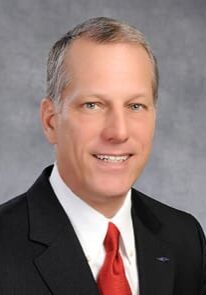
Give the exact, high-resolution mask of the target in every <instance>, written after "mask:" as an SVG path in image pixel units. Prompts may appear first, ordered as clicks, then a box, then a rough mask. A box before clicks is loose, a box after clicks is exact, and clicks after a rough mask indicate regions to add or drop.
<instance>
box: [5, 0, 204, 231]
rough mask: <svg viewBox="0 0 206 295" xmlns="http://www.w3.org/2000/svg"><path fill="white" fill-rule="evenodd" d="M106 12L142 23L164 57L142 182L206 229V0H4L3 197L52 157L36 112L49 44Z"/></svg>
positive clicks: (145, 189) (20, 186) (17, 189)
mask: <svg viewBox="0 0 206 295" xmlns="http://www.w3.org/2000/svg"><path fill="white" fill-rule="evenodd" d="M100 15H103V16H110V17H114V18H118V19H123V20H125V21H128V22H130V23H131V24H133V25H135V26H137V27H138V28H139V29H140V30H142V31H143V33H144V34H145V35H146V36H147V38H148V40H149V41H150V43H151V46H152V48H153V49H154V51H155V53H156V56H157V58H158V61H159V67H160V77H161V82H160V92H159V103H158V124H157V132H156V137H155V142H154V149H153V153H152V156H151V158H150V162H149V164H148V166H147V168H146V169H145V171H144V173H143V175H142V176H141V178H140V179H139V181H138V182H137V183H136V187H137V188H138V189H140V190H142V191H143V192H145V193H147V194H149V195H151V196H153V197H155V198H156V199H158V200H160V201H163V202H165V203H167V204H169V205H171V206H174V207H176V208H179V209H181V210H185V211H188V212H190V213H192V214H193V215H195V216H196V217H197V218H198V219H199V221H200V222H201V224H202V226H203V228H204V230H205V231H206V173H205V170H206V155H205V152H206V97H205V96H206V57H205V56H206V28H205V26H206V1H205V0H202V1H201V0H187V1H185V0H182V1H180V0H179V1H176V0H156V1H155V0H154V1H152V0H151V1H149V0H142V1H141V0H103V1H95V0H87V1H85V0H77V1H75V0H73V1H69V0H35V1H31V0H0V102H1V103H0V136H1V137H0V139H1V140H0V157H1V158H0V201H1V202H4V201H6V200H8V199H10V198H12V197H13V196H15V195H17V194H19V193H21V192H23V191H25V190H26V189H27V188H28V187H29V186H30V185H31V183H32V182H33V181H34V180H35V178H36V177H37V176H38V175H39V173H40V172H41V170H42V169H43V168H44V167H45V166H46V165H48V164H50V163H52V162H53V159H54V155H53V149H52V147H50V146H49V145H48V144H47V142H46V140H45V138H44V136H43V134H42V130H41V126H40V123H39V110H38V109H39V102H40V100H41V98H42V97H43V96H44V90H45V76H46V75H45V71H46V59H47V53H48V50H49V48H50V46H51V45H52V44H53V42H54V41H55V40H56V39H57V38H59V37H60V36H61V35H62V34H63V33H65V32H67V31H68V30H69V29H70V28H71V27H72V26H73V25H75V24H77V23H79V22H81V21H83V20H85V19H86V18H89V17H94V16H100Z"/></svg>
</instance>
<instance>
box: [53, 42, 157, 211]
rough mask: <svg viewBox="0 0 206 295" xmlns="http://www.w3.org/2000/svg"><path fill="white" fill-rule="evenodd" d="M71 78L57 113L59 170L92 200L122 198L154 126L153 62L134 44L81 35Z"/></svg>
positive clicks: (70, 63) (69, 62) (70, 62)
mask: <svg viewBox="0 0 206 295" xmlns="http://www.w3.org/2000/svg"><path fill="white" fill-rule="evenodd" d="M65 65H66V68H68V70H69V72H70V73H71V75H72V82H71V84H70V85H69V86H68V87H66V88H65V89H64V91H63V93H62V96H61V100H62V102H61V105H60V106H59V109H58V108H57V110H56V112H57V113H56V114H55V115H54V117H53V118H52V122H53V123H52V124H54V130H53V134H52V139H51V138H49V140H50V142H52V143H53V144H55V149H56V157H57V164H58V168H59V172H60V175H61V176H62V178H63V180H64V181H65V183H66V184H67V185H68V186H69V187H70V188H71V189H72V191H73V192H74V193H76V194H77V195H78V196H80V197H81V198H82V199H84V200H85V201H86V202H88V203H90V204H93V205H94V204H95V203H96V204H97V203H104V202H107V201H109V199H114V198H123V197H124V196H125V195H126V193H127V192H128V190H129V189H130V187H131V186H132V184H133V183H134V182H135V180H136V179H137V178H138V177H139V175H140V173H141V171H142V169H143V168H144V166H145V164H146V161H147V159H148V156H149V153H150V149H151V144H152V138H153V133H154V127H155V106H154V101H153V94H152V65H151V62H150V60H149V57H148V55H147V53H146V52H145V50H144V49H142V48H141V47H139V46H137V45H133V44H121V43H120V44H97V43H94V42H92V41H88V40H84V39H79V40H76V41H75V42H74V43H73V44H72V46H71V48H70V50H69V52H68V53H67V56H66V63H65Z"/></svg>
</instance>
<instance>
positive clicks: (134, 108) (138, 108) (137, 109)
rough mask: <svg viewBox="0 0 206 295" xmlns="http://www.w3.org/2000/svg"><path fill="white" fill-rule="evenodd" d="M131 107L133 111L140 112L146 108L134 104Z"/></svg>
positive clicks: (139, 104)
mask: <svg viewBox="0 0 206 295" xmlns="http://www.w3.org/2000/svg"><path fill="white" fill-rule="evenodd" d="M129 107H130V109H131V110H132V111H139V110H141V109H143V108H145V106H144V105H143V104H141V103H132V104H130V105H129Z"/></svg>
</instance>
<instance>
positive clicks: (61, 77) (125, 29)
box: [47, 17, 159, 102]
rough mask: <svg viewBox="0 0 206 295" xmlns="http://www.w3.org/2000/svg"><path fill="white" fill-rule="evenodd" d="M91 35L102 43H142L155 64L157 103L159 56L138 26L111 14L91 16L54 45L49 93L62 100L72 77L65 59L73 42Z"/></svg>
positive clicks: (50, 54) (48, 84) (154, 75)
mask: <svg viewBox="0 0 206 295" xmlns="http://www.w3.org/2000/svg"><path fill="white" fill-rule="evenodd" d="M81 37H84V38H87V39H89V40H91V41H94V42H97V43H99V44H106V43H135V44H138V45H140V46H142V47H143V48H144V49H145V50H146V52H147V54H148V56H149V58H150V61H151V63H152V66H153V81H152V87H153V96H154V101H155V102H156V100H157V97H158V83H159V75H158V66H157V61H156V58H155V56H154V54H153V52H152V50H151V48H150V46H149V44H148V43H147V41H146V40H145V38H144V36H143V34H142V33H141V32H140V31H138V30H137V29H136V28H135V27H133V26H130V25H128V24H126V23H124V22H119V21H117V20H115V19H111V18H107V17H97V18H92V19H89V20H87V21H85V22H83V23H82V24H79V25H77V26H76V27H74V28H73V29H72V30H70V31H69V32H68V33H66V34H65V35H64V36H63V37H62V38H61V39H59V40H58V41H57V42H56V43H55V44H54V46H53V47H52V48H51V50H50V52H49V57H48V63H47V96H48V97H50V98H51V99H52V100H53V101H55V102H59V101H60V97H61V92H62V90H63V89H64V88H65V87H66V86H67V85H68V84H69V82H70V80H71V77H68V75H66V70H65V68H64V58H65V54H66V52H67V51H68V49H69V47H70V46H71V44H72V43H73V42H74V40H76V39H78V38H81Z"/></svg>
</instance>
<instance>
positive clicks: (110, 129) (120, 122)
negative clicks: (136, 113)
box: [102, 110, 129, 143]
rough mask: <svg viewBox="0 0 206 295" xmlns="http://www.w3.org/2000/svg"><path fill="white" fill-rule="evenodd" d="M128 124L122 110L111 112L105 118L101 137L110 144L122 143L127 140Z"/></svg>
mask: <svg viewBox="0 0 206 295" xmlns="http://www.w3.org/2000/svg"><path fill="white" fill-rule="evenodd" d="M128 124H129V123H128V122H127V119H126V114H125V113H124V110H112V111H110V113H109V114H108V115H107V116H106V117H105V121H104V127H103V132H102V137H103V139H104V140H106V141H109V142H111V143H123V142H126V141H127V140H128V136H129V135H128V127H129V126H128Z"/></svg>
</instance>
